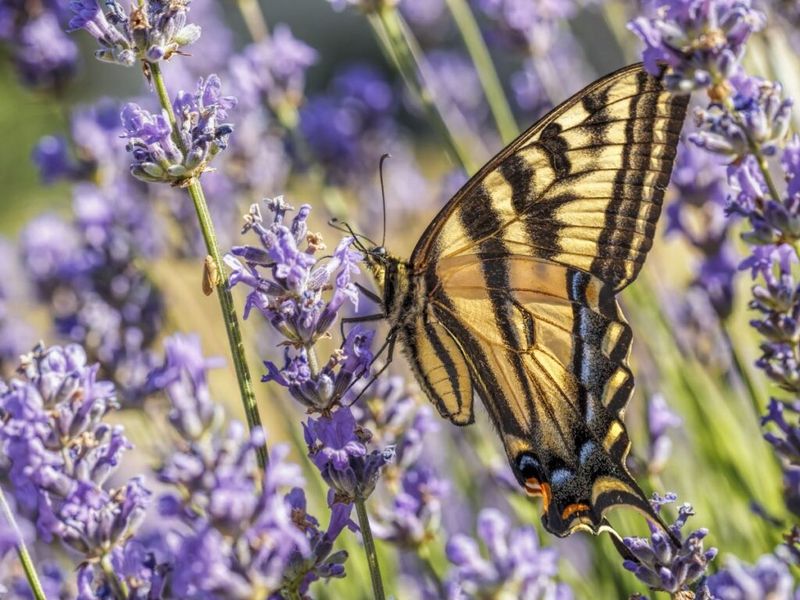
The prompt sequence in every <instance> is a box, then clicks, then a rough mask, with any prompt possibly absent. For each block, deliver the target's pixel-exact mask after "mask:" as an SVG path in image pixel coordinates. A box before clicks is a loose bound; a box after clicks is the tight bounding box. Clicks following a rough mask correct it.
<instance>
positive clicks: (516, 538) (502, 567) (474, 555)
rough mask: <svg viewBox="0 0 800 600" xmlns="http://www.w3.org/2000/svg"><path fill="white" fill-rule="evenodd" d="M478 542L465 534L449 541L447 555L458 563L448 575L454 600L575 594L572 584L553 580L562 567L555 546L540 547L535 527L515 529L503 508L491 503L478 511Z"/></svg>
mask: <svg viewBox="0 0 800 600" xmlns="http://www.w3.org/2000/svg"><path fill="white" fill-rule="evenodd" d="M477 530H478V537H479V538H480V539H481V540H482V541H483V543H484V544H485V545H486V549H487V553H488V556H487V557H486V558H484V557H483V556H482V555H481V552H480V549H479V547H478V543H477V542H476V541H475V540H474V539H472V538H471V537H468V536H466V535H462V534H458V535H454V536H453V537H452V538H450V540H449V541H448V542H447V549H446V551H447V559H448V560H449V561H450V562H451V563H452V565H453V567H452V569H451V571H450V575H449V576H448V579H447V584H446V585H447V597H448V598H450V599H454V600H455V599H460V598H464V599H466V598H475V597H483V596H486V597H495V598H499V597H504V596H507V597H510V598H541V597H545V598H557V599H558V600H568V599H571V598H572V597H573V596H572V591H571V590H570V589H569V587H568V586H566V585H565V584H562V583H557V582H556V581H555V580H554V577H555V575H556V572H557V571H558V555H557V553H556V552H555V550H553V549H550V548H541V547H540V545H539V538H538V536H537V535H536V530H535V529H534V528H533V527H520V528H516V529H513V528H512V527H511V523H510V522H509V521H508V519H507V518H506V517H505V515H503V513H501V512H500V511H499V510H495V509H491V508H487V509H484V510H482V511H481V512H480V513H479V515H478V526H477Z"/></svg>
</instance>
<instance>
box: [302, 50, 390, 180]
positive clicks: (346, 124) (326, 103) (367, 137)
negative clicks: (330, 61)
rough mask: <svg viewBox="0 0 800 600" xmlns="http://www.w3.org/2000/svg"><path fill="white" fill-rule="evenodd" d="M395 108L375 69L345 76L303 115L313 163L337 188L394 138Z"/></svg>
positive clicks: (352, 69)
mask: <svg viewBox="0 0 800 600" xmlns="http://www.w3.org/2000/svg"><path fill="white" fill-rule="evenodd" d="M396 109H397V106H396V104H395V102H394V99H393V91H392V87H391V85H390V84H389V83H388V82H387V81H386V79H385V77H383V76H382V75H381V74H380V73H378V72H377V71H376V70H375V69H374V68H372V67H367V66H361V65H357V66H353V67H349V68H347V69H345V70H344V71H342V72H341V73H340V74H339V75H338V76H337V77H336V78H335V79H334V80H333V82H332V83H331V85H330V88H329V90H328V92H327V93H326V94H324V95H319V96H315V97H312V98H310V99H309V100H308V101H307V102H306V104H305V105H304V106H303V108H302V109H301V111H300V130H301V132H302V133H303V137H304V138H305V140H306V141H307V143H308V146H309V149H310V151H311V154H312V156H313V158H314V160H315V161H316V162H318V163H320V164H321V165H322V166H323V167H324V168H325V170H326V174H327V177H328V178H329V179H330V180H331V181H333V182H334V183H336V184H340V185H341V184H346V183H348V182H350V181H352V180H353V178H357V177H359V176H361V177H363V173H364V172H365V171H367V170H368V169H369V168H370V167H371V166H373V165H374V164H376V163H374V161H375V160H376V157H377V156H380V155H381V154H382V153H384V152H387V151H389V150H390V149H391V141H392V140H393V139H394V138H395V137H396V129H397V124H396V123H395V120H394V118H395V112H396Z"/></svg>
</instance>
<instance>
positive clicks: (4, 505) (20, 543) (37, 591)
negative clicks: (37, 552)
mask: <svg viewBox="0 0 800 600" xmlns="http://www.w3.org/2000/svg"><path fill="white" fill-rule="evenodd" d="M0 509H2V512H3V516H4V517H5V519H6V521H7V522H8V524H9V525H10V526H11V529H12V530H13V531H14V537H15V538H16V546H17V556H19V562H20V563H22V570H23V571H25V579H27V580H28V585H29V586H30V588H31V593H32V594H33V597H34V599H35V600H47V598H46V596H45V595H44V590H43V589H42V584H41V582H40V581H39V576H38V575H37V574H36V567H35V566H34V565H33V561H32V560H31V555H30V554H29V553H28V548H27V546H26V545H25V541H24V540H23V539H22V532H20V530H19V526H18V525H17V520H16V519H15V518H14V513H13V512H11V507H10V506H9V505H8V502H7V501H6V496H5V493H4V492H3V488H2V487H0Z"/></svg>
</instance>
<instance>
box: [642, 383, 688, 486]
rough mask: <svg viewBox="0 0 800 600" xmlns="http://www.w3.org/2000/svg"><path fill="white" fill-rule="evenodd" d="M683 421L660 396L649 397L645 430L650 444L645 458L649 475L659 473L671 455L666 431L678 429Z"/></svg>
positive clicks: (669, 440) (670, 445)
mask: <svg viewBox="0 0 800 600" xmlns="http://www.w3.org/2000/svg"><path fill="white" fill-rule="evenodd" d="M682 423H683V420H682V419H681V418H680V416H678V415H677V414H676V413H675V412H673V411H672V409H670V407H669V406H668V405H667V401H666V399H665V398H664V396H662V395H661V394H656V395H654V396H651V398H650V402H649V403H648V405H647V429H648V431H649V434H650V440H649V441H650V444H649V450H648V457H647V470H648V472H649V473H653V474H655V473H659V472H661V470H662V469H663V468H664V466H665V465H666V463H667V460H669V457H670V454H671V453H672V440H671V439H670V438H669V436H668V435H667V431H669V430H670V429H675V428H677V427H680V425H681V424H682Z"/></svg>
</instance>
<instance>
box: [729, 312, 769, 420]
mask: <svg viewBox="0 0 800 600" xmlns="http://www.w3.org/2000/svg"><path fill="white" fill-rule="evenodd" d="M720 331H721V332H722V337H723V338H724V339H725V343H726V344H727V345H728V352H729V353H730V355H731V360H733V367H734V369H736V372H737V373H738V375H739V378H740V379H741V381H742V383H743V384H744V386H745V388H746V389H747V395H748V396H750V402H751V404H752V406H753V412H754V413H755V416H756V417H760V416H761V414H762V413H763V411H764V408H763V407H762V406H761V405H760V403H759V400H760V394H759V393H758V391H757V390H756V386H755V383H753V378H752V377H751V376H750V372H749V370H748V368H747V365H746V363H745V361H743V360H742V358H741V357H740V356H739V351H738V350H737V349H736V345H735V344H734V343H733V339H732V338H731V334H730V332H729V331H728V324H727V323H723V324H722V326H721V327H720Z"/></svg>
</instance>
